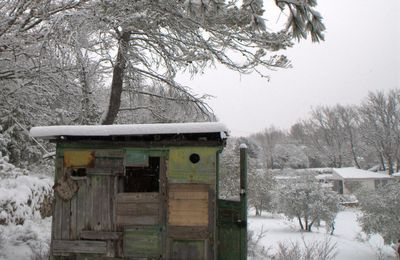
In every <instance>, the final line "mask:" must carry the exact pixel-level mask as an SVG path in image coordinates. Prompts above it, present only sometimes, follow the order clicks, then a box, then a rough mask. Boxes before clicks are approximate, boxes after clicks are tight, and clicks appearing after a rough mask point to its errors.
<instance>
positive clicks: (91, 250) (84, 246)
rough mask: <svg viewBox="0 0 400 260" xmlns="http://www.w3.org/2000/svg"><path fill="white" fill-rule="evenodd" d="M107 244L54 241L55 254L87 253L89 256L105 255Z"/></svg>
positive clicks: (87, 241)
mask: <svg viewBox="0 0 400 260" xmlns="http://www.w3.org/2000/svg"><path fill="white" fill-rule="evenodd" d="M106 249H107V243H106V242H104V241H89V240H54V241H53V254H54V255H58V254H62V253H87V254H105V253H106Z"/></svg>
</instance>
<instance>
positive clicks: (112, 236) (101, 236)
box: [80, 230, 123, 240]
mask: <svg viewBox="0 0 400 260" xmlns="http://www.w3.org/2000/svg"><path fill="white" fill-rule="evenodd" d="M122 234H123V233H122V232H114V231H92V230H82V231H81V232H80V238H81V239H89V240H90V239H92V240H117V239H121V238H122Z"/></svg>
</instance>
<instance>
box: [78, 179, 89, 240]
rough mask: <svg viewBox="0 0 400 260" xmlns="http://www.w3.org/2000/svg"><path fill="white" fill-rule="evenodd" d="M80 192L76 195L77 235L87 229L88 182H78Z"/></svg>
mask: <svg viewBox="0 0 400 260" xmlns="http://www.w3.org/2000/svg"><path fill="white" fill-rule="evenodd" d="M78 186H79V189H78V192H77V194H76V207H77V211H76V231H77V234H79V232H80V231H81V230H83V229H85V223H86V215H87V211H88V209H87V207H86V200H87V197H86V196H87V192H86V191H87V187H86V180H80V181H78Z"/></svg>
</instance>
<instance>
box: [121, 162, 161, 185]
mask: <svg viewBox="0 0 400 260" xmlns="http://www.w3.org/2000/svg"><path fill="white" fill-rule="evenodd" d="M159 180H160V158H159V157H149V166H148V167H125V176H124V192H158V191H159Z"/></svg>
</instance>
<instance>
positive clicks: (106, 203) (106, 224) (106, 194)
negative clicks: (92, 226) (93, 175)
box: [100, 176, 112, 231]
mask: <svg viewBox="0 0 400 260" xmlns="http://www.w3.org/2000/svg"><path fill="white" fill-rule="evenodd" d="M100 178H101V190H102V193H103V194H102V195H103V196H102V199H103V201H100V203H101V205H102V212H101V216H102V218H101V225H102V230H104V231H111V219H110V216H111V214H110V192H111V188H110V187H111V183H110V182H111V178H112V177H111V176H104V177H100Z"/></svg>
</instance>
